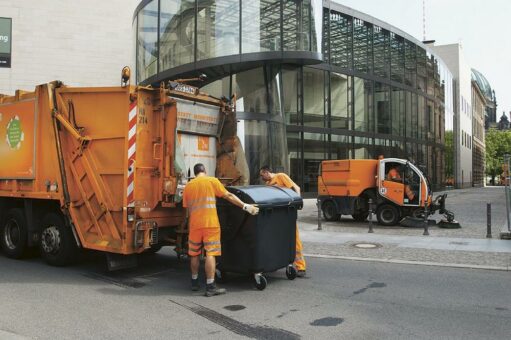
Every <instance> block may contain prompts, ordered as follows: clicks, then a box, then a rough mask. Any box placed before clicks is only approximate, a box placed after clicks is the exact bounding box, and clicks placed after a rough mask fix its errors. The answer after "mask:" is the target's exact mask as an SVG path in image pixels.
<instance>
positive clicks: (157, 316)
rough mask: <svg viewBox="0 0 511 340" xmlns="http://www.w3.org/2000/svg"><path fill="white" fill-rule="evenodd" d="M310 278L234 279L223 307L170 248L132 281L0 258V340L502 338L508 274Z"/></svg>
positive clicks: (337, 263) (317, 266)
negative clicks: (259, 282) (196, 288)
mask: <svg viewBox="0 0 511 340" xmlns="http://www.w3.org/2000/svg"><path fill="white" fill-rule="evenodd" d="M309 274H310V277H309V278H305V279H296V280H295V281H288V280H287V279H286V277H285V274H284V272H283V271H280V272H276V273H273V274H270V275H269V284H268V287H267V288H266V290H265V291H257V290H255V289H254V288H253V286H252V281H251V280H250V279H249V278H247V277H231V279H230V281H229V282H228V283H226V284H224V287H226V288H227V289H228V291H229V292H228V294H227V295H225V296H217V297H213V298H206V297H204V296H202V295H201V294H192V292H191V291H190V290H189V273H188V267H187V262H186V261H185V262H182V263H178V261H177V259H176V257H175V256H173V255H172V252H171V251H170V249H168V250H166V249H164V250H162V251H161V253H159V254H156V255H148V256H144V257H143V258H142V259H141V261H140V263H139V267H138V268H137V269H134V270H130V271H124V272H119V273H115V274H110V273H107V272H106V271H105V270H104V269H103V261H102V258H101V257H98V256H90V257H89V258H88V259H87V260H86V261H84V262H83V263H81V264H79V265H75V266H72V267H67V268H55V267H49V266H47V265H46V264H45V263H43V261H42V260H40V259H37V258H34V259H28V260H23V261H14V260H10V259H7V258H5V257H2V256H0V301H1V303H0V339H4V338H5V339H9V338H13V339H18V338H21V339H23V338H33V339H91V338H98V339H99V338H101V339H119V338H126V339H140V338H147V339H178V338H179V339H204V338H208V339H226V338H230V339H238V338H247V337H248V338H255V339H299V338H304V339H312V338H314V339H326V338H330V339H333V338H334V339H381V338H387V339H396V338H406V339H411V338H413V339H420V338H422V339H431V338H447V337H448V338H460V339H509V338H510V335H511V325H510V320H511V289H510V287H511V276H510V274H509V273H508V272H499V271H485V270H469V269H452V268H440V267H425V266H412V265H396V264H385V263H368V262H354V261H353V262H352V261H343V260H333V259H309Z"/></svg>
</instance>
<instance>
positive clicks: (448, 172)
mask: <svg viewBox="0 0 511 340" xmlns="http://www.w3.org/2000/svg"><path fill="white" fill-rule="evenodd" d="M155 4H156V5H155ZM148 6H151V8H152V10H154V8H156V9H157V8H158V0H153V1H152V2H148V4H147V5H146V6H145V7H144V8H143V9H142V10H141V11H139V12H138V17H137V19H138V31H137V38H138V40H137V42H138V44H137V46H138V53H137V61H138V65H139V66H138V67H142V69H141V70H138V71H139V72H138V74H139V80H144V79H147V77H150V76H151V75H153V74H154V72H155V71H154V61H155V60H159V72H162V71H165V70H168V69H171V68H174V67H178V66H181V65H184V64H190V63H194V62H196V61H202V60H208V59H212V58H216V57H220V56H228V55H237V54H240V53H241V54H244V53H272V52H285V51H312V52H318V51H321V52H322V54H323V58H324V63H323V64H321V65H315V66H302V65H299V64H286V63H284V62H283V61H282V62H280V63H278V62H277V63H275V62H273V63H267V64H263V66H261V64H258V66H254V68H252V69H249V70H247V71H243V72H232V73H231V74H230V75H228V76H227V77H224V78H222V79H217V80H215V81H213V82H211V83H209V84H208V85H206V86H204V87H203V88H202V91H204V92H207V93H210V94H212V95H214V96H217V97H220V96H223V95H225V96H228V95H230V94H233V93H236V95H237V97H236V98H237V101H236V108H237V112H238V119H239V123H238V133H239V137H240V139H241V140H242V144H243V146H244V148H245V152H246V155H247V161H248V163H249V166H250V170H251V174H252V177H251V182H252V183H253V184H255V183H258V182H259V179H258V176H257V172H258V169H259V167H260V166H262V165H266V164H268V165H270V166H272V167H273V168H274V169H275V170H276V171H285V172H288V173H289V174H290V175H291V177H292V178H293V179H294V180H295V181H296V182H297V183H298V184H299V185H300V186H302V189H303V191H304V192H310V193H314V192H315V191H316V190H317V175H318V166H319V163H320V161H321V160H323V159H345V158H376V157H378V156H379V155H384V156H386V157H401V158H408V159H410V160H411V161H413V162H414V163H416V164H418V165H422V166H424V168H425V169H426V174H427V175H428V176H429V177H430V179H431V181H432V183H434V184H435V185H436V186H441V185H445V184H447V185H448V184H449V181H451V180H452V178H453V177H454V174H453V171H454V169H455V167H454V165H453V163H454V156H453V155H454V154H455V151H454V147H455V146H454V145H453V140H455V138H458V137H456V136H454V134H455V132H454V125H455V124H454V123H455V122H454V119H455V117H454V113H453V112H454V107H453V106H454V101H453V100H454V99H453V98H454V92H455V84H454V81H453V76H452V74H451V73H450V72H449V70H448V68H447V67H446V66H445V64H444V63H443V62H442V61H441V60H440V59H439V58H437V57H436V56H435V55H434V54H431V53H430V51H429V50H428V49H427V47H426V46H424V45H422V44H421V43H420V42H418V41H415V40H410V39H409V37H406V36H402V35H401V33H399V32H398V31H397V30H395V29H393V28H392V27H390V26H388V25H384V24H381V26H378V25H376V24H374V23H372V22H370V19H368V18H367V16H364V18H365V20H363V19H361V18H357V17H356V12H354V11H352V10H349V11H348V10H344V9H345V8H344V7H343V6H341V5H337V4H335V3H333V2H331V3H330V4H329V8H326V7H325V8H323V1H321V0H281V1H279V0H253V1H244V0H234V1H228V0H182V1H172V0H159V6H160V13H159V26H158V23H157V22H156V24H155V21H154V15H153V12H152V10H151V11H149V10H148ZM354 13H355V16H353V14H354ZM158 27H159V29H155V28H158ZM155 32H159V35H158V36H157V37H156V38H155V36H156V34H155ZM142 41H143V42H142ZM155 41H156V44H155ZM146 42H149V43H146ZM150 42H152V43H150ZM155 46H159V48H155ZM158 56H159V57H158ZM197 71H200V70H197Z"/></svg>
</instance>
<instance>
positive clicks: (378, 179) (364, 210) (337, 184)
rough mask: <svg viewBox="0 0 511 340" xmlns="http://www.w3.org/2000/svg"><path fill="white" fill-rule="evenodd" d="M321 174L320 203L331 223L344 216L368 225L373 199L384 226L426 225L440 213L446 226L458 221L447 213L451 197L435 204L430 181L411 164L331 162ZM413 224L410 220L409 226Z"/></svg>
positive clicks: (388, 160) (399, 161)
mask: <svg viewBox="0 0 511 340" xmlns="http://www.w3.org/2000/svg"><path fill="white" fill-rule="evenodd" d="M319 172H320V175H319V177H318V191H319V192H318V200H319V201H320V206H321V209H322V211H323V216H324V218H325V219H326V220H328V221H334V220H337V219H339V217H340V216H341V215H351V216H352V217H353V219H355V220H356V221H365V220H366V219H367V217H368V215H369V199H372V201H373V202H374V211H375V213H376V217H377V219H378V222H379V223H380V224H382V225H387V226H390V225H396V224H398V223H399V222H400V221H401V219H402V218H405V217H415V218H417V220H418V221H422V218H423V217H424V214H425V212H427V214H428V215H430V214H433V213H434V212H435V211H437V210H438V211H439V212H440V213H441V214H444V215H445V216H446V218H447V221H445V223H450V222H453V221H454V215H453V214H452V213H451V212H449V211H448V210H446V209H445V199H446V197H447V194H443V195H440V196H438V197H437V198H436V199H435V200H433V199H432V190H431V185H430V183H429V181H428V179H427V178H426V176H425V175H424V174H423V173H422V171H420V170H419V168H417V167H416V166H415V165H414V164H412V163H411V162H409V161H407V160H404V159H398V158H383V159H378V160H372V159H346V160H330V161H323V162H321V168H320V171H319ZM426 207H427V209H425V208H426ZM413 222H414V220H413V219H409V220H408V222H407V223H408V224H413ZM453 223H454V222H453ZM456 223H457V222H456ZM451 224H452V223H451Z"/></svg>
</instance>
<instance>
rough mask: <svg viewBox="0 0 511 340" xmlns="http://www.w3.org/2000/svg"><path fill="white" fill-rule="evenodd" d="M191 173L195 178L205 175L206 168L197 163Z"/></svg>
mask: <svg viewBox="0 0 511 340" xmlns="http://www.w3.org/2000/svg"><path fill="white" fill-rule="evenodd" d="M193 173H194V174H195V177H197V175H198V174H200V173H204V174H205V173H206V167H205V166H204V164H202V163H197V164H195V165H194V166H193Z"/></svg>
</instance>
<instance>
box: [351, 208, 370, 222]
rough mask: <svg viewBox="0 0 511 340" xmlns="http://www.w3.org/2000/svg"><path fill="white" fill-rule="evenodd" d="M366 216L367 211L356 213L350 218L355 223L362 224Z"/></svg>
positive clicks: (367, 214)
mask: <svg viewBox="0 0 511 340" xmlns="http://www.w3.org/2000/svg"><path fill="white" fill-rule="evenodd" d="M367 216H369V212H368V211H360V212H358V213H355V214H353V215H351V217H353V219H354V220H355V221H357V222H364V221H365V220H367Z"/></svg>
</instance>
